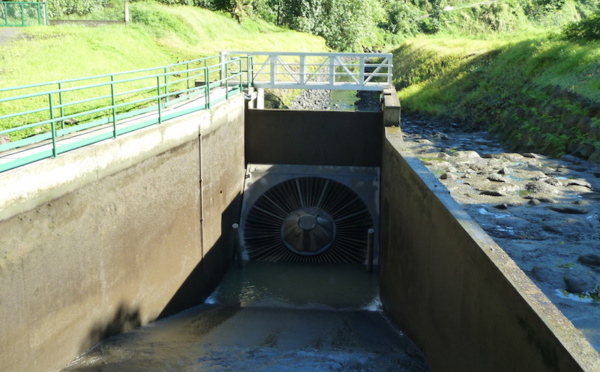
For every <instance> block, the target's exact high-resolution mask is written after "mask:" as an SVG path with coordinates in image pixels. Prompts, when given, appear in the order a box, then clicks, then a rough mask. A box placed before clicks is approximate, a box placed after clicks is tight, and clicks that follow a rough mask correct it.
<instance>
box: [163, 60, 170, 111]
mask: <svg viewBox="0 0 600 372" xmlns="http://www.w3.org/2000/svg"><path fill="white" fill-rule="evenodd" d="M164 74H165V107H167V100H168V99H169V68H168V67H165V69H164Z"/></svg>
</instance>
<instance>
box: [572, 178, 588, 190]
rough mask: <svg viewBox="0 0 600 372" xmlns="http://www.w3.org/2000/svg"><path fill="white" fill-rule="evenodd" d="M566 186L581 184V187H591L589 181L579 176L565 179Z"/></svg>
mask: <svg viewBox="0 0 600 372" xmlns="http://www.w3.org/2000/svg"><path fill="white" fill-rule="evenodd" d="M567 186H581V187H586V188H588V189H591V188H592V184H591V183H589V182H588V181H586V180H584V179H581V178H576V179H571V180H568V181H567Z"/></svg>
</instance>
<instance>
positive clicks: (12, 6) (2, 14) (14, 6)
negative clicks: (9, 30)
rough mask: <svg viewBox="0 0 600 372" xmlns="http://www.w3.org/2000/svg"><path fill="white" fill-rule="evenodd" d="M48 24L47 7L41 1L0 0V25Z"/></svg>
mask: <svg viewBox="0 0 600 372" xmlns="http://www.w3.org/2000/svg"><path fill="white" fill-rule="evenodd" d="M47 24H48V8H47V7H46V3H42V2H17V1H0V27H25V26H35V25H47Z"/></svg>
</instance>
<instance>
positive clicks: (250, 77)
mask: <svg viewBox="0 0 600 372" xmlns="http://www.w3.org/2000/svg"><path fill="white" fill-rule="evenodd" d="M251 86H254V56H251V55H249V56H248V88H250V87H251Z"/></svg>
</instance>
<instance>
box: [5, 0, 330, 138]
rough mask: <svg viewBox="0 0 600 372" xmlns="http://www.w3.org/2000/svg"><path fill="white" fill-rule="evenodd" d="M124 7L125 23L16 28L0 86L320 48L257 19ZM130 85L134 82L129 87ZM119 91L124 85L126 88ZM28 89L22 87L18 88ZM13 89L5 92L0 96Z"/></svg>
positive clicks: (13, 107)
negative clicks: (239, 53)
mask: <svg viewBox="0 0 600 372" xmlns="http://www.w3.org/2000/svg"><path fill="white" fill-rule="evenodd" d="M130 12H131V17H132V23H130V25H128V26H126V25H124V24H112V25H102V26H97V27H86V26H82V25H60V26H52V27H48V26H36V27H28V28H23V29H19V31H21V32H22V34H21V35H20V37H17V38H13V39H11V40H9V41H8V42H6V43H4V44H3V45H2V46H1V48H2V52H1V53H0V66H1V67H0V88H8V87H16V86H23V85H29V84H39V83H43V82H52V81H59V80H66V79H76V78H83V77H89V76H97V75H104V74H111V73H115V72H122V71H133V70H139V69H145V68H152V67H160V66H165V65H169V64H173V63H176V62H179V61H181V62H182V61H187V60H192V59H197V58H201V57H205V56H211V55H216V54H218V53H219V52H221V51H227V50H249V51H253V50H261V51H269V50H279V51H315V52H316V51H327V48H326V46H325V42H324V40H323V39H322V38H319V37H316V36H312V35H308V34H303V33H299V32H295V31H290V30H287V29H282V28H279V27H275V26H273V25H271V24H268V23H266V22H264V21H259V20H247V21H245V22H243V23H242V24H239V23H238V22H237V21H235V20H233V19H232V18H231V17H229V16H227V15H223V14H218V13H214V12H211V11H208V10H205V9H201V8H198V7H186V6H166V5H161V4H158V3H154V2H135V3H132V4H131V9H130ZM133 88H134V86H133V85H132V86H131V87H129V89H133ZM106 89H107V88H106V87H104V88H101V89H99V90H98V91H97V92H96V91H94V90H93V89H92V90H88V91H87V92H86V93H85V94H86V95H87V96H89V97H94V96H100V95H106V94H107V93H106ZM121 89H123V90H128V87H123V88H121ZM35 91H36V89H29V90H28V91H22V92H19V94H27V93H32V92H35ZM38 91H39V90H38ZM71 94H73V93H71ZM13 95H15V94H11V93H10V92H4V93H0V98H1V97H3V96H4V97H6V96H13ZM78 98H79V99H81V97H78ZM46 101H47V99H46ZM46 101H44V99H37V100H35V99H34V100H23V101H12V102H11V103H10V104H7V103H4V104H0V116H2V115H6V114H9V113H15V112H23V111H26V110H31V109H34V108H36V107H40V106H39V105H47V102H46ZM99 104H100V102H93V103H88V104H86V105H82V107H81V109H93V108H95V107H97V105H99ZM84 106H85V107H84ZM71 110H75V111H76V110H77V108H74V109H73V108H71ZM44 115H45V116H44ZM46 116H48V114H47V113H44V114H37V115H29V116H27V117H24V118H21V119H20V120H16V119H4V120H1V121H0V130H1V129H8V128H13V127H15V126H20V125H24V124H27V123H29V122H36V121H38V120H46V119H48V117H46ZM35 133H36V132H33V133H32V132H31V131H23V132H22V133H20V134H13V135H11V139H12V140H16V139H19V138H21V137H23V136H28V135H31V134H35Z"/></svg>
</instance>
